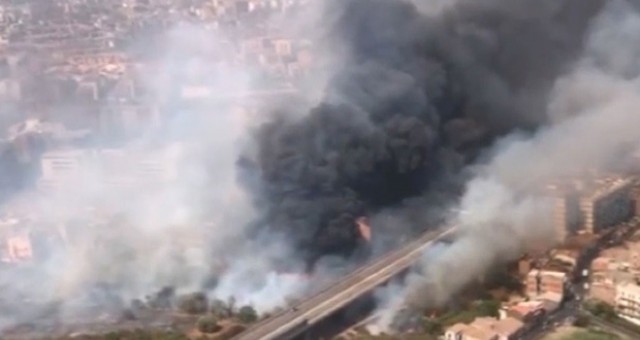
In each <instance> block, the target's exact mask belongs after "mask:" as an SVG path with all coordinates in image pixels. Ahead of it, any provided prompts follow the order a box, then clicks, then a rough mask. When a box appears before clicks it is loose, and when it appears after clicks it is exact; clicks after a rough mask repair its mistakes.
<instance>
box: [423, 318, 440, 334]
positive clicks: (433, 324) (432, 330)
mask: <svg viewBox="0 0 640 340" xmlns="http://www.w3.org/2000/svg"><path fill="white" fill-rule="evenodd" d="M424 331H425V332H426V333H427V334H430V335H440V334H442V324H440V323H439V322H438V321H435V320H427V321H426V322H425V323H424Z"/></svg>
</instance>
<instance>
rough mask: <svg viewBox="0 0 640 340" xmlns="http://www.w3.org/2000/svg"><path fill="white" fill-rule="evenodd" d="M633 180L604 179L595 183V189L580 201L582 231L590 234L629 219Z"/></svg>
mask: <svg viewBox="0 0 640 340" xmlns="http://www.w3.org/2000/svg"><path fill="white" fill-rule="evenodd" d="M634 184H635V182H634V179H633V178H617V177H613V178H604V179H599V180H596V181H595V188H594V189H593V190H592V191H590V192H589V193H586V194H584V195H583V196H582V198H581V199H580V209H581V211H582V214H583V216H584V229H585V230H586V231H587V232H590V233H598V232H599V231H601V230H603V229H605V228H608V227H611V226H614V225H616V224H618V223H620V222H623V221H625V220H627V219H629V218H630V217H631V216H632V214H633V210H634V202H633V198H632V195H631V189H632V188H633V185H634Z"/></svg>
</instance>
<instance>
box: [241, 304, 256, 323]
mask: <svg viewBox="0 0 640 340" xmlns="http://www.w3.org/2000/svg"><path fill="white" fill-rule="evenodd" d="M238 319H240V321H242V322H244V323H252V322H256V320H258V313H257V312H256V310H255V309H253V307H251V306H243V307H242V308H240V310H239V311H238Z"/></svg>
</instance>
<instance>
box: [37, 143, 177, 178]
mask: <svg viewBox="0 0 640 340" xmlns="http://www.w3.org/2000/svg"><path fill="white" fill-rule="evenodd" d="M180 150H181V148H180V147H179V145H173V146H170V147H167V148H161V149H160V150H136V149H72V150H57V151H51V152H48V153H45V154H44V155H43V156H42V159H41V167H42V178H41V180H40V188H42V189H56V188H60V187H61V186H62V185H64V184H66V183H68V182H69V181H73V183H75V184H76V185H77V184H78V183H82V181H83V180H85V179H88V180H90V181H92V183H94V184H96V185H107V186H116V187H129V186H132V185H136V184H145V183H167V182H170V181H173V180H176V179H177V178H178V168H179V166H180V162H181V156H180V155H181V153H180Z"/></svg>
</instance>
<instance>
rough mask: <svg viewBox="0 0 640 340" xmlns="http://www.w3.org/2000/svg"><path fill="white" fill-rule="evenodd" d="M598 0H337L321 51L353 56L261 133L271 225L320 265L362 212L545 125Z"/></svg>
mask: <svg viewBox="0 0 640 340" xmlns="http://www.w3.org/2000/svg"><path fill="white" fill-rule="evenodd" d="M603 2H604V1H602V0H564V1H558V0H543V1H540V0H490V1H473V0H468V1H458V2H456V3H455V4H454V5H452V6H450V7H449V8H448V9H447V10H445V11H444V12H443V13H442V14H440V15H438V16H429V15H426V14H424V13H422V12H421V11H419V10H418V9H417V8H416V6H414V5H413V4H411V3H409V2H406V1H401V0H335V1H328V2H327V5H326V6H325V8H324V13H323V16H322V18H323V23H327V24H328V25H331V27H328V28H327V30H326V35H325V36H324V38H325V40H324V43H321V44H320V48H319V49H320V50H322V49H324V50H331V49H332V48H334V47H336V45H335V44H336V43H337V44H338V45H339V47H340V49H339V50H340V51H344V50H346V56H345V58H344V59H342V60H341V62H340V63H339V65H338V67H337V68H336V69H335V74H334V76H333V77H332V78H331V80H330V81H329V83H328V86H327V88H326V91H325V92H326V93H325V98H324V100H323V101H322V102H321V103H320V104H319V105H317V106H316V107H314V108H313V109H311V110H310V112H307V113H305V114H290V113H291V112H296V108H295V107H289V108H287V109H286V110H284V111H285V112H281V113H282V114H281V115H280V117H281V118H279V119H276V120H275V121H273V122H271V123H269V124H266V125H264V126H263V127H262V129H261V130H260V131H259V133H258V134H257V140H258V145H259V152H258V157H257V160H256V165H255V167H256V170H257V172H258V173H259V176H260V178H261V180H262V182H263V184H264V185H263V187H264V191H265V197H268V198H269V199H268V201H267V202H268V211H269V214H268V224H269V225H270V228H272V229H275V230H278V231H281V232H284V233H286V234H287V235H290V236H292V237H293V238H294V242H295V243H296V245H297V247H298V248H299V249H302V250H304V251H305V253H306V255H307V256H308V257H307V259H308V260H309V261H311V262H313V261H314V260H315V259H317V258H319V257H321V256H323V255H325V254H343V255H348V254H349V253H350V252H351V251H352V250H353V249H354V248H356V246H357V244H358V242H359V235H358V231H357V227H356V224H355V220H356V218H357V217H359V216H361V215H365V214H371V213H374V212H376V211H379V210H380V209H382V208H386V207H394V206H399V205H402V203H403V202H405V201H406V200H407V199H411V198H415V197H422V196H424V195H426V194H429V193H430V192H432V191H433V190H435V189H434V188H435V187H436V186H438V184H439V182H440V181H442V180H443V178H446V177H447V176H450V175H452V174H456V173H459V172H460V170H461V169H462V168H463V166H464V165H465V164H468V163H469V162H470V161H472V160H474V159H476V158H477V157H478V155H479V152H480V151H481V150H482V149H483V147H484V146H486V145H488V144H489V143H490V142H491V141H493V140H495V138H497V137H499V136H501V135H504V134H505V133H508V132H511V131H513V130H514V129H522V130H525V131H526V130H535V129H536V128H537V127H539V126H541V125H543V124H544V123H545V121H546V119H547V116H546V112H545V103H546V96H547V94H548V91H549V89H550V87H551V85H552V83H553V81H554V80H555V79H556V78H557V77H558V76H559V75H561V74H563V72H565V71H566V70H567V68H568V67H569V66H570V65H571V62H572V61H573V60H574V59H575V58H576V57H577V56H578V55H579V53H580V50H581V47H582V46H581V41H582V37H583V34H584V33H585V30H586V29H587V27H588V25H589V23H590V20H591V19H592V18H593V17H594V16H595V14H596V13H597V12H598V10H599V9H600V7H601V6H602V4H603ZM292 117H294V118H292ZM300 117H302V118H300ZM440 187H442V186H441V185H440V186H438V188H440ZM450 189H453V187H451V188H450ZM418 208H419V207H418ZM424 208H425V209H426V207H424ZM415 223H419V221H415ZM373 227H374V230H373V235H374V236H373V237H374V238H375V237H376V230H375V227H376V226H375V225H374V226H373Z"/></svg>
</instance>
